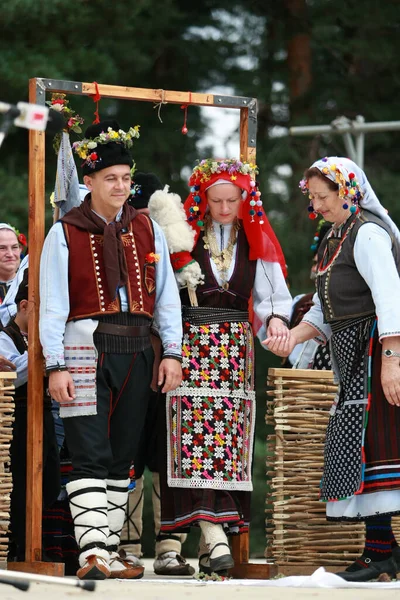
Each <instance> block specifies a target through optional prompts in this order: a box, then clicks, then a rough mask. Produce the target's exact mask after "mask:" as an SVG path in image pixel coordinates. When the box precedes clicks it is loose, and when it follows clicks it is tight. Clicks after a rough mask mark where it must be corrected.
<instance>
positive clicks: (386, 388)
mask: <svg viewBox="0 0 400 600" xmlns="http://www.w3.org/2000/svg"><path fill="white" fill-rule="evenodd" d="M381 383H382V388H383V393H384V394H385V398H386V400H387V401H388V402H389V404H391V405H392V406H400V361H399V359H398V358H397V357H395V356H393V357H389V358H388V357H386V356H382V372H381Z"/></svg>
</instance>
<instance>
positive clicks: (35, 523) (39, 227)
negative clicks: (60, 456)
mask: <svg viewBox="0 0 400 600" xmlns="http://www.w3.org/2000/svg"><path fill="white" fill-rule="evenodd" d="M36 96H37V94H36V80H35V79H31V80H30V81H29V102H31V103H34V104H37V103H38V100H37V97H36ZM43 100H44V98H43ZM44 175H45V140H44V132H42V131H33V130H31V131H29V227H28V233H29V278H28V298H29V302H30V303H31V305H32V309H31V312H30V315H29V324H28V334H29V347H28V424H27V463H26V464H27V474H26V552H25V562H14V563H9V565H8V569H10V570H13V571H29V572H31V573H44V574H47V575H59V576H60V575H61V576H62V575H64V564H63V563H51V562H41V560H42V503H43V499H42V481H43V355H42V348H41V345H40V341H39V266H40V254H41V251H42V246H43V241H44V218H45V203H44V198H45V180H44Z"/></svg>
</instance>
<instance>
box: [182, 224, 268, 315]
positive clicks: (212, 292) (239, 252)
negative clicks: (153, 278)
mask: <svg viewBox="0 0 400 600" xmlns="http://www.w3.org/2000/svg"><path fill="white" fill-rule="evenodd" d="M203 238H204V233H203V232H202V233H201V234H200V236H199V239H198V241H197V244H196V247H195V248H194V250H193V252H192V253H191V254H192V256H193V258H194V259H195V260H197V262H198V263H199V264H200V267H201V270H202V272H203V274H204V275H205V278H204V285H199V286H198V287H197V289H196V295H197V300H198V304H199V306H211V307H215V308H232V309H236V310H248V309H249V298H250V295H251V291H252V289H253V287H254V278H255V275H256V266H257V261H256V260H249V243H248V241H247V238H246V234H245V232H244V229H243V226H242V227H241V228H240V229H239V230H238V235H237V242H236V261H235V266H234V269H233V273H232V276H231V278H230V280H229V282H228V283H229V288H228V290H224V289H223V288H222V287H221V286H220V285H219V283H218V282H217V280H216V279H215V277H214V274H213V272H212V267H211V259H210V253H209V251H208V250H206V249H205V248H204V241H203ZM181 300H182V305H186V306H190V300H189V296H188V293H187V289H183V290H182V291H181Z"/></svg>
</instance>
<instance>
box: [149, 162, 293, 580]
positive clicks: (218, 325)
mask: <svg viewBox="0 0 400 600" xmlns="http://www.w3.org/2000/svg"><path fill="white" fill-rule="evenodd" d="M257 172H258V171H257V167H256V165H254V164H250V163H248V162H244V161H238V160H235V159H229V160H214V159H208V160H203V161H201V162H200V163H199V165H198V166H196V167H195V168H194V170H193V173H192V176H191V178H190V180H189V187H190V194H189V196H188V198H187V200H186V202H185V205H184V211H185V214H186V218H187V223H186V222H184V224H185V225H186V227H188V231H189V234H188V235H183V234H182V233H176V234H175V232H181V230H182V228H184V226H183V224H182V221H181V222H179V218H178V216H179V214H178V213H179V211H181V209H180V208H178V207H170V206H169V205H168V206H164V207H161V208H159V210H158V211H157V212H156V213H153V212H151V214H154V217H155V219H156V220H157V221H158V222H159V223H163V229H164V231H165V233H166V237H167V241H168V245H169V247H170V251H172V255H171V260H172V264H173V266H174V269H175V271H176V274H177V279H178V282H179V283H180V285H181V286H182V287H181V300H182V304H183V308H182V317H183V330H184V337H183V354H182V358H183V381H182V384H181V385H180V386H178V387H177V388H176V389H175V390H172V391H170V392H169V393H168V394H167V435H168V440H167V448H168V455H167V460H166V463H165V464H164V469H163V470H164V473H163V474H162V475H161V506H162V524H161V531H162V532H164V533H173V532H184V531H187V530H188V529H189V528H190V527H191V526H193V525H199V526H200V528H201V539H200V547H199V569H200V571H202V572H205V573H210V572H217V573H219V574H224V573H226V571H227V569H229V568H231V567H233V565H234V562H233V559H232V556H231V552H230V548H229V544H228V539H227V536H226V533H229V534H232V533H240V532H244V531H246V530H247V528H248V524H249V518H250V513H249V506H250V492H251V490H252V489H253V484H252V478H251V463H252V456H253V443H254V425H255V391H254V348H253V334H252V327H251V324H250V322H249V301H250V298H251V296H252V299H253V305H254V312H255V314H256V315H257V318H258V322H259V326H261V325H263V326H264V327H265V329H267V330H268V335H269V336H274V337H275V339H276V340H279V345H280V347H282V348H286V343H287V338H288V333H289V332H288V329H287V323H288V316H289V313H290V305H291V297H290V294H289V292H288V290H287V287H286V284H285V279H284V275H283V272H284V270H285V261H284V257H283V253H282V250H281V248H280V245H279V243H278V241H277V239H276V236H275V234H274V232H273V230H272V228H271V226H270V224H269V222H268V219H267V217H266V215H265V212H264V210H263V207H262V201H261V192H260V191H259V188H258V184H257V181H256V175H257ZM150 210H151V211H152V206H151V205H150ZM172 212H173V214H174V215H176V217H177V218H176V219H172V218H170V215H171V213H172ZM184 216H185V215H184ZM180 240H181V241H180ZM194 292H195V298H194ZM193 300H195V302H194V301H193ZM191 304H194V306H191ZM196 304H197V305H196Z"/></svg>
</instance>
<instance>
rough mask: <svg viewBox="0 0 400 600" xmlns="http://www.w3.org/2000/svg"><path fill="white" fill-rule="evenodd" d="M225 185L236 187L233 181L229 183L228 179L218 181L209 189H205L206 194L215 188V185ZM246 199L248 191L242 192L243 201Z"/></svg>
mask: <svg viewBox="0 0 400 600" xmlns="http://www.w3.org/2000/svg"><path fill="white" fill-rule="evenodd" d="M225 184H228V185H229V184H230V185H235V184H234V183H233V181H232V182H231V181H227V180H226V179H217V181H214V183H212V184H211V185H209V186H208V187H206V188H204V191H205V192H206V191H207V190H209V189H210V188H212V187H214V186H215V185H225ZM246 198H247V192H246V190H242V200H246Z"/></svg>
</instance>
